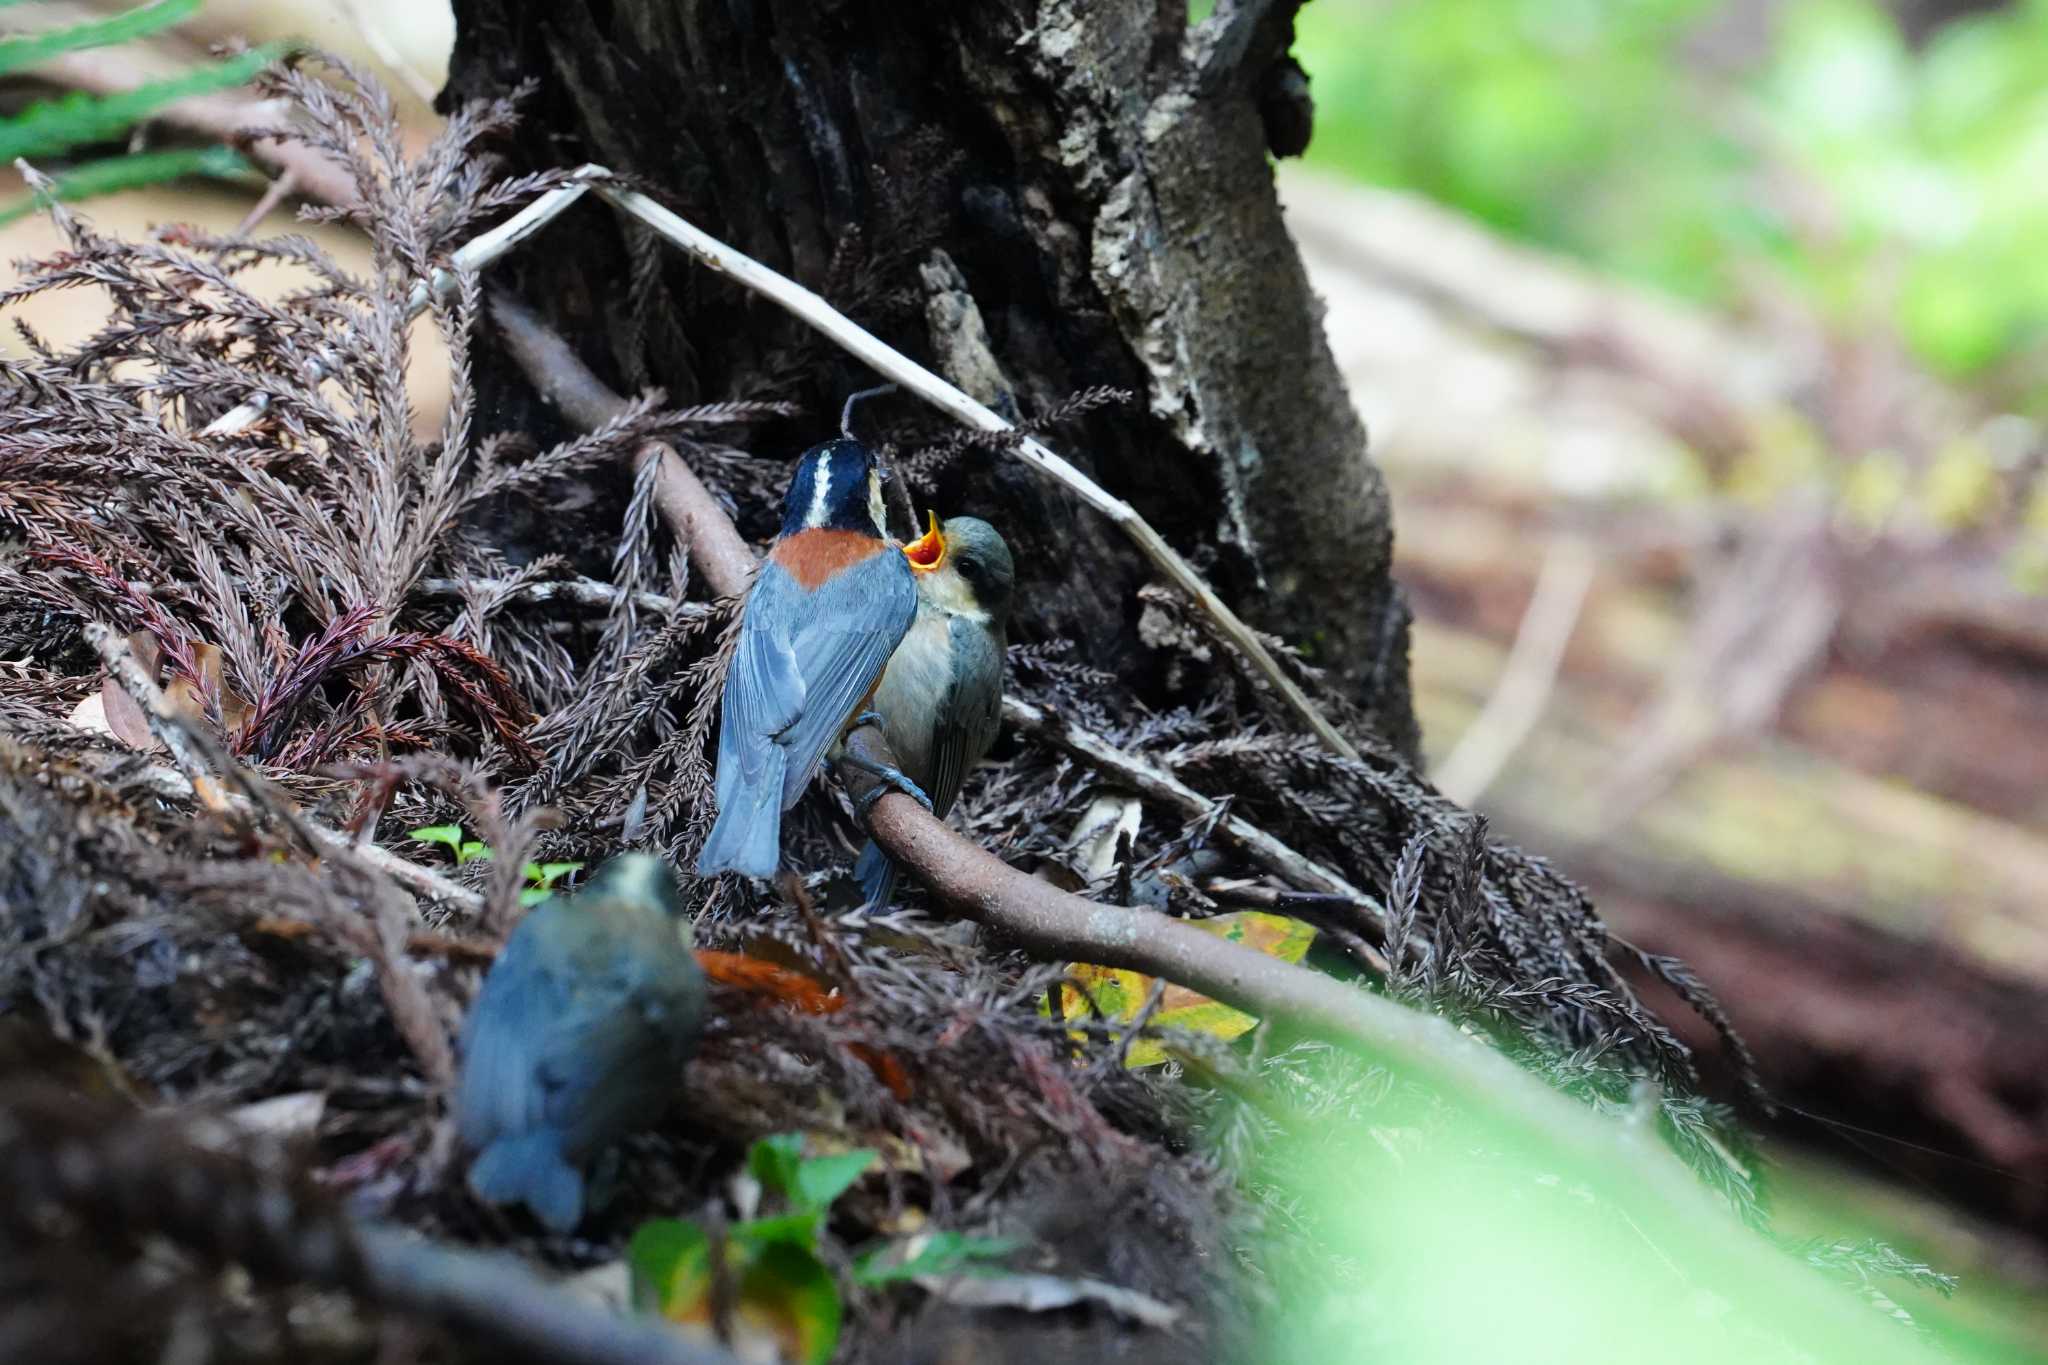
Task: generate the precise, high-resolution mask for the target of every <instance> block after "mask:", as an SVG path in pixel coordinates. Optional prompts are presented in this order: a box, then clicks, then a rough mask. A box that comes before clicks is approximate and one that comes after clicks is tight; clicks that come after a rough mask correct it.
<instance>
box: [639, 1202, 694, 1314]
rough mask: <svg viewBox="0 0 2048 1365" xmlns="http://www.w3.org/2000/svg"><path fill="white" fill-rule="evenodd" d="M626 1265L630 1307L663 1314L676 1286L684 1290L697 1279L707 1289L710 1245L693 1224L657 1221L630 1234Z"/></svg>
mask: <svg viewBox="0 0 2048 1365" xmlns="http://www.w3.org/2000/svg"><path fill="white" fill-rule="evenodd" d="M626 1264H627V1266H628V1267H629V1268H630V1269H631V1270H632V1273H633V1306H634V1307H635V1308H638V1309H641V1310H642V1311H644V1312H663V1313H665V1312H666V1311H667V1305H668V1303H669V1300H670V1295H671V1294H672V1293H673V1292H676V1289H677V1287H678V1286H683V1287H685V1288H687V1286H688V1285H690V1284H692V1283H694V1281H695V1280H696V1279H697V1278H698V1277H702V1278H703V1279H704V1281H705V1283H706V1285H707V1286H708V1284H709V1282H710V1276H709V1273H708V1268H709V1266H710V1264H711V1242H710V1239H709V1238H707V1237H706V1236H705V1235H704V1230H703V1229H702V1228H700V1227H698V1226H697V1225H696V1224H695V1223H686V1222H684V1221H683V1220H682V1219H680V1218H657V1219H655V1220H654V1221H653V1222H650V1223H642V1224H641V1225H640V1227H639V1228H638V1229H637V1230H636V1231H635V1232H634V1233H633V1240H632V1241H631V1242H629V1243H627V1244H626Z"/></svg>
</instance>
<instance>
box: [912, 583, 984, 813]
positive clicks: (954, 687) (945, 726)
mask: <svg viewBox="0 0 2048 1365" xmlns="http://www.w3.org/2000/svg"><path fill="white" fill-rule="evenodd" d="M950 633H951V636H952V645H953V650H952V664H953V681H952V684H951V686H950V687H949V688H948V691H947V695H946V697H945V699H944V701H943V703H942V704H941V705H940V707H939V713H938V718H937V723H936V724H935V725H934V726H933V727H932V749H931V785H930V786H929V787H927V788H925V795H927V796H929V797H931V799H932V810H933V812H934V813H936V814H938V815H940V816H943V815H945V814H946V813H947V812H948V811H950V810H952V809H953V802H954V801H955V800H957V799H958V798H959V796H960V788H961V785H962V784H963V783H965V782H966V781H967V773H968V771H969V770H970V769H971V768H973V767H974V765H975V764H977V763H979V762H980V761H981V756H982V755H983V754H985V753H987V752H988V746H989V745H991V744H993V743H995V738H996V730H997V728H998V727H999V726H1000V725H1001V724H1002V705H1003V637H1002V635H1001V633H1000V632H998V631H991V630H990V629H988V627H986V626H983V625H978V624H976V623H974V622H972V621H966V620H962V619H961V618H959V617H955V618H954V619H953V622H952V625H951V627H950Z"/></svg>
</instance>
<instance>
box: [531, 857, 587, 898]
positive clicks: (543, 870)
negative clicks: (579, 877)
mask: <svg viewBox="0 0 2048 1365" xmlns="http://www.w3.org/2000/svg"><path fill="white" fill-rule="evenodd" d="M582 866H583V864H582V863H528V864H527V865H526V866H525V867H523V868H521V869H520V875H521V876H523V877H525V878H526V880H528V881H530V882H532V883H533V884H534V885H535V886H537V887H539V888H540V889H541V890H543V891H545V890H547V889H548V888H549V887H551V886H553V885H554V884H555V883H556V882H558V881H560V880H561V879H562V878H564V877H566V876H568V875H569V874H570V873H571V872H575V871H579V870H580V869H581V868H582Z"/></svg>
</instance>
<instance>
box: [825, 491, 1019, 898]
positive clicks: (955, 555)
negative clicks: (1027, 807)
mask: <svg viewBox="0 0 2048 1365" xmlns="http://www.w3.org/2000/svg"><path fill="white" fill-rule="evenodd" d="M930 527H931V529H930V530H929V531H927V532H926V533H925V535H924V537H923V539H921V540H916V541H913V542H911V543H910V544H909V545H907V546H905V547H904V551H903V553H904V557H905V558H907V559H908V560H909V561H910V567H911V571H912V573H914V574H915V575H916V579H917V619H916V620H915V621H914V622H912V624H911V627H910V630H909V632H908V633H907V634H905V635H904V637H903V643H902V644H900V645H898V646H896V652H895V653H894V654H892V655H890V656H889V667H888V668H887V670H885V671H884V672H883V674H882V681H881V684H880V685H879V686H878V687H876V689H875V699H874V709H875V711H876V712H877V713H879V721H878V723H879V725H880V727H881V730H882V733H883V735H884V736H886V737H887V739H888V741H889V748H890V749H891V750H892V751H894V753H895V755H896V762H897V764H898V765H899V766H900V767H901V769H902V771H903V773H904V775H905V776H907V777H908V778H910V780H911V781H913V782H915V783H917V784H918V785H919V786H921V787H922V788H923V789H924V790H925V792H926V793H927V794H928V795H929V796H930V797H931V803H932V811H933V813H934V814H936V815H939V816H941V817H943V816H944V815H945V814H946V812H947V811H949V810H951V809H952V808H953V801H954V799H955V798H956V797H958V796H959V795H960V784H961V783H963V782H964V781H966V780H967V774H968V773H969V772H970V771H972V770H973V768H974V765H975V764H977V763H979V762H981V759H982V755H984V754H986V753H987V752H988V747H989V745H991V744H993V743H994V742H995V738H996V730H997V727H998V725H999V724H1000V719H1001V714H1002V705H1003V645H1004V638H1003V631H1004V624H1005V622H1006V621H1007V620H1008V619H1009V615H1010V588H1011V584H1012V582H1013V581H1014V579H1015V567H1014V565H1013V564H1012V563H1011V560H1010V547H1009V546H1008V545H1006V544H1004V543H1003V538H1002V537H1001V536H1000V535H998V534H997V533H996V528H995V527H993V526H991V525H989V524H988V523H987V522H985V521H983V520H981V519H980V518H979V517H951V518H949V519H947V521H946V522H945V523H944V524H943V525H941V524H940V523H939V520H938V518H936V517H933V518H932V519H931V523H930ZM854 875H855V876H856V877H858V878H859V879H860V884H861V890H862V891H863V892H864V893H866V896H867V899H868V902H869V903H870V904H874V905H886V904H887V903H888V900H889V895H890V893H891V892H892V891H893V890H894V889H895V882H896V865H895V863H894V862H893V861H891V860H890V858H889V855H888V854H886V853H884V852H882V850H881V849H879V848H877V847H876V846H875V844H874V843H873V842H872V841H870V842H869V844H868V846H867V847H866V848H864V849H862V850H861V855H860V860H859V861H858V862H857V863H855V864H854Z"/></svg>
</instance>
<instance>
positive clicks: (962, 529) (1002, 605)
mask: <svg viewBox="0 0 2048 1365" xmlns="http://www.w3.org/2000/svg"><path fill="white" fill-rule="evenodd" d="M939 534H940V536H941V537H943V538H944V540H945V542H946V559H945V564H944V566H943V567H946V568H950V569H952V570H953V571H954V572H955V573H957V574H959V575H960V577H961V579H962V580H963V581H964V582H965V583H966V585H967V588H968V590H969V591H970V592H972V593H973V594H974V601H975V604H976V605H977V606H979V607H980V609H981V610H983V611H985V612H987V613H988V614H989V619H990V620H992V621H995V622H996V623H997V624H1001V623H1002V621H1003V620H1004V619H1005V618H1006V617H1008V616H1009V614H1010V589H1011V588H1012V587H1013V586H1014V585H1015V583H1016V579H1017V566H1016V564H1015V563H1014V562H1013V561H1012V560H1011V558H1010V547H1009V546H1008V545H1007V544H1005V543H1004V541H1003V538H1002V536H1001V535H1000V534H998V533H997V531H996V528H995V527H993V526H991V525H989V524H988V523H987V522H985V521H983V520H982V519H981V518H980V517H948V518H946V521H945V524H944V525H943V526H941V527H940V528H939Z"/></svg>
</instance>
